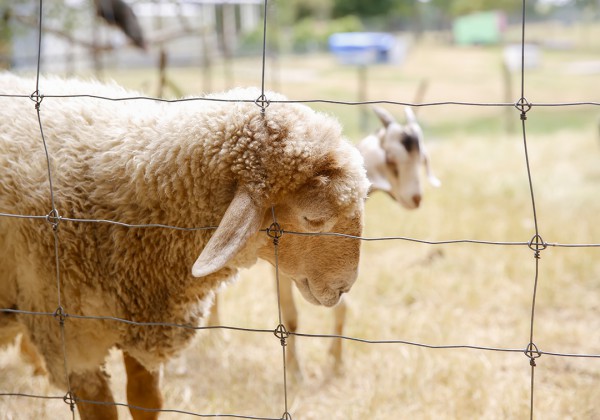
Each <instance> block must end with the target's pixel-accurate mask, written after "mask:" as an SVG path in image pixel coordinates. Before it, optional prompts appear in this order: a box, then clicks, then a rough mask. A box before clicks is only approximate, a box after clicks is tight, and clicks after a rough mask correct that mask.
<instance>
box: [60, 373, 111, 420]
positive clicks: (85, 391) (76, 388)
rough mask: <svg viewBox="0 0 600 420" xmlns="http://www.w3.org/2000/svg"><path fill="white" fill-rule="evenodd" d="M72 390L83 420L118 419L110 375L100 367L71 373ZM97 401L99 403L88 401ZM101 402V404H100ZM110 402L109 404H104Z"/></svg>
mask: <svg viewBox="0 0 600 420" xmlns="http://www.w3.org/2000/svg"><path fill="white" fill-rule="evenodd" d="M69 380H70V384H71V391H72V392H73V394H74V396H75V399H76V401H77V410H78V411H79V416H80V417H81V420H117V419H118V415H117V407H116V406H115V405H114V404H112V403H113V402H114V400H113V396H112V392H111V391H110V388H109V386H108V375H107V374H106V373H105V372H104V371H102V370H101V369H98V370H96V371H91V372H84V373H72V374H71V375H69ZM85 401H95V402H97V403H86V402H85ZM98 403H100V404H98ZM103 403H108V404H103Z"/></svg>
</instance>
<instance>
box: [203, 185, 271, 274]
mask: <svg viewBox="0 0 600 420" xmlns="http://www.w3.org/2000/svg"><path fill="white" fill-rule="evenodd" d="M263 213H264V212H263V211H262V208H261V206H259V205H257V204H256V203H255V202H254V201H253V200H252V197H250V194H248V193H247V192H246V191H245V190H244V189H243V188H239V189H238V191H237V192H236V193H235V196H234V197H233V200H232V201H231V203H230V204H229V207H228V208H227V210H226V211H225V215H224V216H223V218H222V219H221V222H220V223H219V227H218V228H217V230H216V231H215V233H214V234H213V236H212V237H211V238H210V240H209V241H208V243H207V244H206V246H205V247H204V249H203V250H202V252H201V253H200V256H199V257H198V259H197V260H196V262H195V263H194V265H193V266H192V275H193V276H194V277H203V276H207V275H209V274H211V273H214V272H216V271H218V270H220V269H221V268H223V267H224V266H225V265H226V264H227V263H228V262H229V260H231V259H232V258H233V257H235V255H236V254H237V253H238V252H239V251H240V250H241V249H242V248H243V247H244V245H246V242H247V241H248V238H250V237H251V236H252V235H254V234H255V233H256V232H258V230H259V229H260V226H261V223H262V219H263Z"/></svg>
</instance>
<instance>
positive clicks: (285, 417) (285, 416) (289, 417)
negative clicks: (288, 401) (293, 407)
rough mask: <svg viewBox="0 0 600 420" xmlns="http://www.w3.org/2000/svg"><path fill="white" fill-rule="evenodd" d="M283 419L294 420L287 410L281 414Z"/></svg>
mask: <svg viewBox="0 0 600 420" xmlns="http://www.w3.org/2000/svg"><path fill="white" fill-rule="evenodd" d="M281 420H292V415H291V414H290V413H288V412H287V411H286V412H285V413H283V415H282V416H281Z"/></svg>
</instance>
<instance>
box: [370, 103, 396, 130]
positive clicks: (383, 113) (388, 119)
mask: <svg viewBox="0 0 600 420" xmlns="http://www.w3.org/2000/svg"><path fill="white" fill-rule="evenodd" d="M373 112H374V113H375V114H376V115H377V116H378V117H379V119H380V120H381V122H382V123H383V126H384V127H387V126H388V125H390V124H392V123H394V122H396V119H395V118H394V117H393V116H392V114H390V113H389V112H388V111H387V110H385V109H383V108H380V107H378V106H374V107H373Z"/></svg>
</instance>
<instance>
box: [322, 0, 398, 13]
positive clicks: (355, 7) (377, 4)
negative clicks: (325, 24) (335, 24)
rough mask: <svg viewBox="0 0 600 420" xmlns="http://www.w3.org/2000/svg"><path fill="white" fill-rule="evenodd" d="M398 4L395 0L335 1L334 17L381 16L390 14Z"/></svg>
mask: <svg viewBox="0 0 600 420" xmlns="http://www.w3.org/2000/svg"><path fill="white" fill-rule="evenodd" d="M397 3H398V2H397V1H394V0H378V1H364V0H334V2H333V9H332V14H333V17H342V16H348V15H353V14H355V15H359V16H381V15H385V14H388V13H390V12H391V11H392V10H393V9H394V8H395V7H396V4H397Z"/></svg>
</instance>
